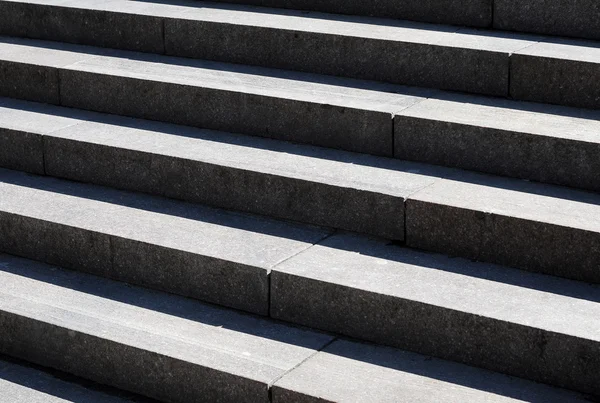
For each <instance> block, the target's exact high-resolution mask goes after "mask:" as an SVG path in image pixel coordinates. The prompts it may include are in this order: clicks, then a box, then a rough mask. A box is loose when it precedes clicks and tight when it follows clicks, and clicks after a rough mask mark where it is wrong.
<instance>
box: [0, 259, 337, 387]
mask: <svg viewBox="0 0 600 403" xmlns="http://www.w3.org/2000/svg"><path fill="white" fill-rule="evenodd" d="M1 262H2V264H1V266H0V267H1V270H0V276H1V277H2V281H1V282H0V283H1V284H2V287H1V289H0V295H1V298H0V299H1V301H2V310H4V311H9V312H12V313H15V314H17V315H20V316H27V317H30V318H33V319H35V320H38V321H43V322H46V323H49V324H53V325H56V326H60V327H63V328H68V329H70V330H72V331H75V332H81V333H85V334H89V335H94V336H97V337H100V338H103V339H110V340H112V341H115V342H118V343H121V344H126V345H129V346H132V347H135V348H139V349H144V350H148V351H153V352H155V353H157V354H161V355H166V356H169V357H173V358H177V359H180V360H184V361H187V362H191V363H194V364H196V365H201V366H206V367H210V368H214V369H217V370H219V371H224V372H229V373H233V374H236V375H239V376H242V377H244V378H248V379H253V380H258V381H261V382H264V383H270V382H272V381H273V380H275V379H276V378H277V377H279V376H281V375H282V374H283V373H285V372H286V371H287V370H290V369H291V368H293V367H295V366H296V365H298V364H300V363H301V362H302V361H303V360H305V359H306V358H308V357H309V356H310V355H311V354H313V353H314V351H315V350H316V349H318V348H320V347H322V346H323V345H325V344H326V343H327V342H329V341H330V340H331V339H332V337H331V336H328V335H325V334H320V333H316V332H313V331H310V330H305V329H299V328H293V327H290V326H287V325H283V324H278V323H274V322H273V321H270V320H268V319H263V318H259V317H254V316H251V315H245V314H242V313H238V312H235V311H232V310H227V309H223V308H217V307H213V306H209V305H206V304H202V303H200V302H198V301H194V300H191V299H186V298H182V297H177V296H173V295H169V294H162V293H158V292H153V291H149V290H144V289H141V288H137V287H132V286H128V285H127V284H124V283H117V282H114V281H110V280H105V279H101V278H97V277H94V276H89V275H85V274H83V273H77V272H70V271H66V270H61V269H57V268H55V267H50V266H48V265H44V264H41V263H37V262H33V261H28V260H24V259H20V258H15V257H12V256H9V255H2V257H1Z"/></svg>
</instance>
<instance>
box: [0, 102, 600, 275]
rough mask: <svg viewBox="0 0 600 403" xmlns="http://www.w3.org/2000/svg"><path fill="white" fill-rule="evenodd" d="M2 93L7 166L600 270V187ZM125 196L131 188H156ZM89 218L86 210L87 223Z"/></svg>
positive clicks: (497, 258)
mask: <svg viewBox="0 0 600 403" xmlns="http://www.w3.org/2000/svg"><path fill="white" fill-rule="evenodd" d="M4 105H10V107H6V108H4V109H0V122H4V123H0V127H3V128H4V129H3V130H2V131H0V133H2V134H1V135H0V139H3V140H2V141H0V145H1V146H2V147H0V149H1V150H6V151H5V153H4V154H3V153H0V165H3V166H5V167H8V168H12V169H23V170H26V171H29V172H33V173H37V174H48V175H53V176H59V177H62V178H66V179H71V180H76V181H80V182H92V183H95V184H98V185H105V186H112V187H118V188H122V189H126V190H133V191H141V192H147V193H153V194H156V195H160V196H167V197H171V198H177V199H182V200H185V201H190V202H195V203H203V204H209V205H212V206H215V207H220V208H227V209H233V210H239V211H243V212H249V213H255V214H261V215H268V216H272V217H276V218H280V219H289V220H294V221H301V222H305V223H308V224H315V225H321V226H326V227H333V228H338V229H345V230H351V231H355V232H363V233H368V234H372V235H378V236H382V237H386V238H391V239H395V240H400V241H402V240H404V241H405V242H406V243H407V244H408V245H409V246H412V247H415V248H420V249H426V250H431V251H436V252H441V253H446V254H452V255H457V256H463V257H467V258H471V259H477V260H482V261H487V262H492V263H499V264H503V265H507V266H512V267H519V268H523V269H527V270H530V271H536V272H542V273H547V274H552V275H557V276H562V277H568V278H573V279H577V280H584V281H590V282H600V270H598V264H599V262H600V248H599V247H598V245H599V243H598V242H599V237H600V195H598V194H593V193H585V192H581V191H576V190H573V189H568V188H562V187H557V186H550V185H543V184H539V183H530V182H526V181H521V180H516V179H509V178H501V177H495V176H488V175H481V174H475V173H471V172H466V171H459V170H455V169H450V168H442V167H436V166H432V165H425V164H420V163H412V162H405V161H400V160H394V159H388V158H381V157H372V156H368V155H362V154H354V153H348V152H343V151H338V150H329V149H322V148H318V147H310V146H303V145H295V144H290V143H285V142H278V141H273V140H268V139H260V138H254V137H244V136H240V135H233V134H228V133H219V132H211V131H206V130H195V129H190V128H185V127H181V126H171V125H164V124H157V123H153V122H146V121H140V120H132V119H125V118H118V117H107V116H103V115H99V114H91V113H86V112H81V111H76V110H68V109H64V108H62V109H61V108H56V107H46V106H40V105H36V104H32V103H24V102H16V103H15V102H14V101H10V100H5V102H4ZM15 108H16V109H15ZM81 120H85V122H81ZM3 172H4V173H3V175H5V176H7V177H8V178H9V179H7V181H8V182H9V183H10V182H11V181H15V180H18V181H25V182H23V183H24V184H25V185H24V186H28V185H27V184H26V183H27V180H30V179H27V178H28V177H25V176H18V174H17V173H15V172H11V171H3ZM15 175H16V176H15ZM17 176H18V178H19V179H11V178H16V177H17ZM23 178H25V179H23ZM33 178H34V179H31V180H35V181H41V182H42V183H45V181H49V179H46V178H43V177H33ZM596 182H597V180H596ZM51 183H53V184H56V186H58V187H59V188H60V187H62V186H66V187H73V189H81V190H77V192H79V193H81V194H85V191H87V190H86V189H91V190H90V192H92V193H91V194H92V195H93V194H94V193H95V192H100V193H102V192H105V190H98V188H96V187H85V186H82V185H76V184H69V183H67V182H62V181H51ZM53 186H54V185H53ZM79 186H81V187H79ZM25 190H27V189H25ZM30 191H32V190H31V189H30V190H28V192H30ZM36 194H37V193H36ZM119 194H120V193H119ZM127 195H128V196H123V197H127V198H129V197H131V198H132V200H138V199H137V198H141V199H144V196H139V195H130V194H129V193H128V194H127ZM59 196H60V195H58V196H56V195H54V196H53V197H59ZM27 197H32V196H27ZM36 197H37V196H36ZM60 197H62V196H60ZM60 197H59V198H60ZM153 200H154V199H153ZM84 202H85V203H92V202H93V201H89V200H88V201H84ZM6 203H7V207H6V208H8V209H9V210H10V209H12V208H15V207H14V206H16V207H18V208H19V209H21V208H23V206H22V203H21V202H20V196H19V194H18V192H15V193H14V198H12V199H10V198H6ZM56 203H57V204H56V205H55V208H56V214H64V213H60V211H62V209H61V207H60V206H61V202H60V201H59V199H57V201H56ZM157 203H159V202H158V201H157ZM13 204H14V206H13ZM98 208H100V207H98ZM182 208H183V207H182ZM99 211H102V210H99ZM27 214H37V213H36V208H35V207H34V206H33V205H32V207H31V210H30V211H29V212H28V213H27ZM98 214H99V215H102V214H104V213H98ZM123 217H126V214H125V213H124V216H123ZM167 218H168V217H167ZM124 219H126V218H124ZM98 220H100V221H102V219H101V218H99V219H98ZM84 224H85V220H84V219H82V220H81V223H80V224H79V225H84ZM24 231H25V234H27V231H28V230H24ZM157 231H158V230H157ZM143 232H144V230H142V233H143ZM317 232H318V231H317ZM319 234H321V233H320V232H319ZM14 236H15V237H17V238H18V236H17V235H14ZM19 236H24V235H19ZM315 238H317V239H318V238H319V236H315ZM312 240H313V238H310V241H309V242H312ZM190 242H191V241H190ZM274 242H275V241H274ZM13 253H14V252H13ZM226 260H227V259H226ZM58 263H59V264H64V263H61V262H58ZM70 267H72V266H70Z"/></svg>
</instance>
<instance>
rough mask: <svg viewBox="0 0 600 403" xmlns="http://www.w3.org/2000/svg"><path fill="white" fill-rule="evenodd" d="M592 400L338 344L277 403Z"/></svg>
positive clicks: (287, 384)
mask: <svg viewBox="0 0 600 403" xmlns="http://www.w3.org/2000/svg"><path fill="white" fill-rule="evenodd" d="M590 399H592V398H590V397H588V396H581V395H577V394H573V393H572V392H568V391H565V390H559V389H552V388H548V387H546V386H544V385H541V384H536V383H529V382H523V381H521V380H518V379H515V378H510V377H506V376H502V375H498V374H496V373H493V372H488V371H484V370H480V369H474V368H469V367H465V366H462V365H460V364H454V363H450V362H445V361H441V360H437V359H432V358H429V357H427V356H422V355H418V354H413V353H408V352H405V351H400V350H395V349H392V348H385V347H380V346H371V345H366V344H360V343H355V342H350V341H345V340H340V341H335V342H334V343H332V344H331V345H330V346H328V347H326V348H325V349H324V350H323V351H321V352H319V353H317V354H316V355H315V356H313V357H311V358H310V359H309V360H308V361H306V362H305V363H304V364H302V365H301V366H299V367H298V368H295V369H294V370H293V371H291V372H290V373H289V374H286V375H285V376H284V377H283V378H282V379H281V380H279V381H277V382H276V383H275V385H274V386H273V400H272V401H273V402H274V403H284V402H382V403H396V402H399V401H403V402H404V401H406V402H423V403H438V402H445V403H448V402H455V403H458V402H517V401H518V402H535V403H549V402H553V403H562V402H581V403H583V402H589V401H592V400H590Z"/></svg>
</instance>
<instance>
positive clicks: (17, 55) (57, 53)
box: [0, 38, 92, 104]
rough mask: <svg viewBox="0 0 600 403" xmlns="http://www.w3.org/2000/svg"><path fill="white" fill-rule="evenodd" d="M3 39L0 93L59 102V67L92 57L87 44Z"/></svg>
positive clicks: (1, 46) (0, 51) (0, 63)
mask: <svg viewBox="0 0 600 403" xmlns="http://www.w3.org/2000/svg"><path fill="white" fill-rule="evenodd" d="M29 45H30V42H29V41H27V40H23V39H18V38H0V96H5V97H11V98H19V99H25V100H29V101H37V102H45V103H49V104H59V103H60V92H59V88H58V87H59V85H58V69H59V68H60V67H63V66H66V65H68V64H71V63H74V62H76V61H79V60H84V59H86V58H89V57H92V55H91V54H89V53H85V52H86V51H88V50H90V49H88V48H84V47H71V50H66V49H65V47H64V46H63V45H61V44H57V43H52V42H42V41H39V42H37V47H35V48H32V47H31V46H29Z"/></svg>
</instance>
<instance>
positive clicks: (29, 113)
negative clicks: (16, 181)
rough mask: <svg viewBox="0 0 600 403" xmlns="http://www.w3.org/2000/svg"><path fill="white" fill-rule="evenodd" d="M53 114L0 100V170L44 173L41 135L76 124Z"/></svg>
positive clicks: (45, 109)
mask: <svg viewBox="0 0 600 403" xmlns="http://www.w3.org/2000/svg"><path fill="white" fill-rule="evenodd" d="M31 108H35V110H33V109H32V110H28V109H31ZM53 111H54V109H52V108H51V107H50V108H49V107H47V106H45V105H42V104H34V103H29V102H23V101H15V100H12V99H2V98H0V122H2V123H1V124H0V167H3V168H9V169H15V170H19V171H25V172H30V173H35V174H40V175H43V174H44V155H43V152H44V147H43V140H42V135H43V134H44V133H48V132H51V131H54V130H58V129H62V128H65V127H67V126H69V125H72V124H76V123H77V121H75V120H73V119H70V118H68V117H64V116H57V115H55V114H53V113H52V112H53Z"/></svg>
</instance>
